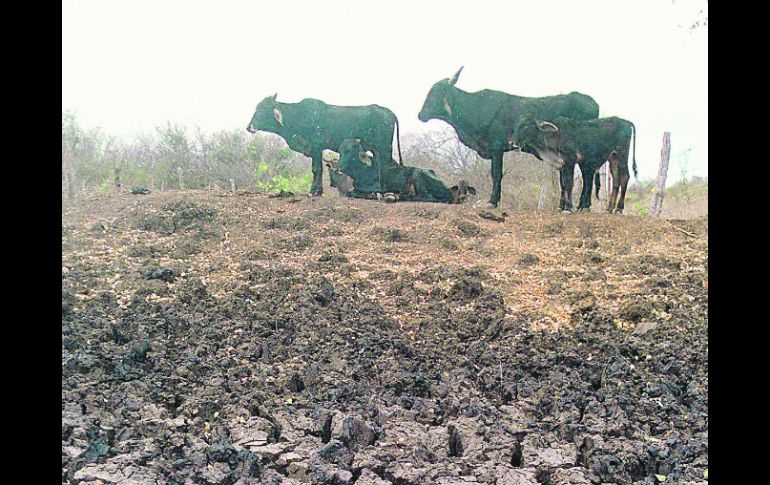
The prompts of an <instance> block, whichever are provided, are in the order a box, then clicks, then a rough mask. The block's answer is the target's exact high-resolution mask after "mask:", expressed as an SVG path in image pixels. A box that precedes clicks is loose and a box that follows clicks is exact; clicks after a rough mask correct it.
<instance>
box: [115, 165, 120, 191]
mask: <svg viewBox="0 0 770 485" xmlns="http://www.w3.org/2000/svg"><path fill="white" fill-rule="evenodd" d="M120 170H121V169H120V168H117V167H116V168H115V187H117V188H120Z"/></svg>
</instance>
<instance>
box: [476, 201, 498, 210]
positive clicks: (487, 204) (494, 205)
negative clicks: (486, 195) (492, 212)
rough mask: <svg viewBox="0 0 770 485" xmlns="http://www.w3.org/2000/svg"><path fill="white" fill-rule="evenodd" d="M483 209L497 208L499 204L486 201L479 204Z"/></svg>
mask: <svg viewBox="0 0 770 485" xmlns="http://www.w3.org/2000/svg"><path fill="white" fill-rule="evenodd" d="M479 207H480V208H481V209H497V204H493V203H491V202H485V203H484V204H481V206H479Z"/></svg>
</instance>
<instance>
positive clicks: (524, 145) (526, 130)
mask: <svg viewBox="0 0 770 485" xmlns="http://www.w3.org/2000/svg"><path fill="white" fill-rule="evenodd" d="M517 133H519V142H520V145H521V150H522V151H524V152H526V153H531V154H532V155H534V156H535V157H537V158H538V159H539V160H547V161H549V162H551V163H554V164H555V165H556V166H557V167H559V168H560V169H559V172H560V177H559V178H560V182H561V200H560V202H559V208H560V209H562V210H564V211H572V187H573V183H574V173H575V164H578V165H579V166H580V172H581V173H582V174H583V191H582V193H581V195H580V203H579V204H578V210H588V209H589V208H590V207H591V188H592V186H593V182H594V173H595V172H596V171H597V170H598V169H599V167H601V166H602V165H603V164H604V163H605V161H609V162H610V170H611V173H612V180H613V187H612V193H611V195H610V197H609V198H608V199H609V200H608V206H607V212H613V211H615V212H617V213H622V212H623V206H624V202H625V197H626V188H627V186H628V180H629V179H630V176H629V173H628V154H629V149H630V145H631V140H632V138H633V141H634V154H633V162H634V164H633V168H634V176H635V177H636V176H637V172H636V128H635V127H634V124H633V123H631V122H630V121H627V120H624V119H622V118H617V117H611V118H601V119H598V120H575V119H571V118H566V117H558V118H555V119H554V120H553V122H548V121H543V120H536V119H535V118H534V117H532V116H531V115H528V116H525V117H524V118H522V120H520V121H519V123H518V126H517ZM618 191H620V194H619V195H620V197H619V198H618ZM616 203H617V205H616Z"/></svg>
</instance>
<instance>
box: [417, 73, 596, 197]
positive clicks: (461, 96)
mask: <svg viewBox="0 0 770 485" xmlns="http://www.w3.org/2000/svg"><path fill="white" fill-rule="evenodd" d="M462 70H463V68H462V67H461V68H460V70H458V71H457V73H455V75H454V76H452V78H451V79H449V78H446V79H442V80H441V81H439V82H437V83H436V84H434V85H433V87H431V89H430V92H428V96H427V97H426V98H425V103H424V104H423V106H422V109H421V110H420V113H419V115H417V117H418V118H419V119H420V121H423V122H426V121H428V120H431V119H439V120H442V121H445V122H447V123H449V124H450V125H452V127H453V128H454V129H455V131H456V132H457V137H458V138H459V139H460V141H461V142H463V143H464V144H465V145H466V146H468V147H469V148H471V149H472V150H474V151H476V153H478V154H479V156H481V157H482V158H486V159H488V160H491V161H492V186H493V188H492V195H491V197H490V198H489V205H490V206H493V207H496V206H497V204H498V203H499V202H500V183H501V180H502V178H503V153H505V152H508V151H511V150H514V149H516V148H517V145H518V143H517V134H516V132H515V127H516V123H517V122H518V121H519V119H520V118H521V117H522V116H524V115H525V114H527V113H532V114H533V115H534V116H535V117H537V119H540V120H552V119H553V118H556V117H557V116H569V117H570V118H575V119H581V120H591V119H596V118H598V117H599V105H598V104H597V103H596V101H594V99H593V98H591V97H590V96H588V95H585V94H581V93H578V92H572V93H569V94H560V95H556V96H546V97H542V98H525V97H522V96H514V95H511V94H507V93H503V92H500V91H492V90H490V89H484V90H482V91H479V92H476V93H468V92H465V91H463V90H461V89H458V88H456V87H455V84H456V83H457V79H458V78H459V77H460V72H462Z"/></svg>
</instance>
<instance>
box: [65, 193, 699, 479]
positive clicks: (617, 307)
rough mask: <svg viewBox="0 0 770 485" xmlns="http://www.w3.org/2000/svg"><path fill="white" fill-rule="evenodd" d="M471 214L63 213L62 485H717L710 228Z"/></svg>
mask: <svg viewBox="0 0 770 485" xmlns="http://www.w3.org/2000/svg"><path fill="white" fill-rule="evenodd" d="M597 205H599V203H597ZM496 214H497V215H498V216H499V215H500V214H499V213H496ZM480 215H481V214H480V213H479V212H478V211H476V210H474V209H473V208H471V207H468V206H452V205H444V204H430V203H405V202H402V203H396V204H386V203H384V202H378V201H368V200H350V199H341V198H337V197H333V196H328V195H327V196H324V197H322V198H313V199H310V198H300V197H297V198H291V197H281V198H268V197H266V196H263V195H258V194H248V193H244V194H240V193H239V194H232V193H227V192H209V191H197V192H196V191H187V192H183V193H180V192H165V193H157V194H156V193H152V194H150V195H130V194H126V193H124V194H118V195H113V196H112V197H92V198H88V199H85V200H81V201H80V202H78V203H77V204H76V205H70V206H66V207H65V208H64V211H63V216H62V483H82V484H97V483H101V484H107V483H109V484H113V483H116V484H124V485H125V484H132V483H135V484H139V483H142V484H174V483H176V484H228V485H229V484H235V483H237V484H286V485H288V484H300V483H317V484H321V483H324V484H349V483H356V484H359V485H372V484H424V483H439V484H464V483H488V484H536V483H541V484H551V485H557V484H558V485H566V484H589V483H596V484H599V483H617V484H631V483H634V484H642V483H643V484H655V483H660V482H661V481H665V483H701V482H704V483H705V482H706V480H707V478H706V477H707V468H708V336H707V331H708V316H707V308H708V268H707V261H708V236H707V225H708V220H707V219H700V220H694V221H666V220H657V219H650V218H639V217H631V216H619V215H607V214H600V213H579V214H573V215H563V214H560V213H557V212H553V213H545V212H514V213H510V214H508V215H507V217H505V220H504V221H494V220H490V219H486V218H483V217H480Z"/></svg>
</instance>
